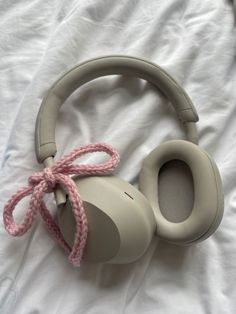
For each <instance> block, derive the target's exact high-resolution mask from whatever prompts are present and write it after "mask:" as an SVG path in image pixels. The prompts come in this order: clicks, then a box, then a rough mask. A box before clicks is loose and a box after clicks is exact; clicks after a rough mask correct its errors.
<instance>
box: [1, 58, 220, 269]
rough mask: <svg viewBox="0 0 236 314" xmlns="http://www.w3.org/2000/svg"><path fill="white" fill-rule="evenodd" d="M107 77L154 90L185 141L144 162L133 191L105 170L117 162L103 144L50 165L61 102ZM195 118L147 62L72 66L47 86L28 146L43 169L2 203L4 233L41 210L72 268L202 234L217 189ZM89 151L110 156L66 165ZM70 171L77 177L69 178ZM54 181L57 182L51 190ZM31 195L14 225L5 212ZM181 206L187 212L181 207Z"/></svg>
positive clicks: (20, 229)
mask: <svg viewBox="0 0 236 314" xmlns="http://www.w3.org/2000/svg"><path fill="white" fill-rule="evenodd" d="M114 74H128V75H134V76H137V77H139V78H141V79H145V80H147V81H149V82H151V83H152V84H154V85H155V86H156V87H157V88H159V89H160V90H161V91H162V92H163V93H164V94H165V95H166V96H167V97H168V98H169V100H170V101H171V103H172V104H173V106H174V109H175V111H176V113H177V115H178V117H179V118H180V120H181V121H182V122H183V124H184V127H185V130H186V134H187V139H188V141H184V140H172V141H168V142H166V143H164V144H161V145H160V146H158V147H157V148H155V149H154V150H153V151H152V152H151V153H150V154H149V155H148V156H147V157H146V158H145V159H144V161H143V165H142V169H141V172H140V177H139V188H140V191H138V190H137V189H136V188H135V187H133V186H132V185H131V184H129V183H128V182H126V181H124V180H122V179H120V178H118V177H115V176H111V175H109V176H108V175H104V174H105V173H108V172H110V171H111V170H113V169H114V167H115V166H116V165H117V162H118V154H117V152H116V151H115V150H114V149H113V148H111V147H110V146H108V145H105V144H103V145H102V144H91V145H88V146H86V147H83V148H80V149H76V150H75V151H73V152H71V153H70V154H69V155H67V156H66V157H64V158H63V159H62V160H60V161H58V162H57V163H56V164H55V165H54V156H55V154H56V151H57V149H56V143H55V128H56V120H57V115H58V111H59V109H60V107H61V105H62V104H63V102H64V101H65V100H66V99H67V98H68V97H69V96H70V95H71V94H72V93H73V92H74V91H75V90H76V89H77V88H79V87H80V86H81V85H83V84H85V83H87V82H89V81H91V80H93V79H95V78H98V77H100V76H105V75H114ZM197 121H198V115H197V113H196V110H195V108H194V106H193V104H192V102H191V100H190V98H189V97H188V95H187V94H186V92H185V91H184V90H183V89H182V88H181V87H180V86H179V85H178V83H177V82H176V81H175V80H174V79H173V78H172V77H171V76H170V75H169V74H167V73H166V72H165V71H164V70H163V69H162V68H160V67H159V66H157V65H155V64H154V63H151V62H148V61H145V60H142V59H138V58H133V57H127V56H107V57H102V58H97V59H93V60H89V61H86V62H84V63H81V64H80V65H78V66H76V67H74V68H73V69H72V70H70V71H68V72H67V73H65V74H64V75H63V76H62V77H61V78H60V79H59V80H57V81H56V82H55V84H53V86H52V87H51V88H50V90H49V91H48V93H47V95H46V96H45V97H44V99H43V102H42V104H41V107H40V110H39V114H38V117H37V123H36V130H35V149H36V156H37V159H38V161H39V162H40V163H43V164H44V166H46V168H45V169H44V171H43V172H40V173H36V174H34V175H33V176H31V177H30V178H29V180H28V182H29V183H28V186H26V187H24V188H21V189H19V190H18V192H17V193H15V194H14V195H13V196H12V198H11V199H10V200H9V201H8V202H7V204H6V206H5V208H4V212H3V218H4V224H5V226H6V229H7V231H8V232H9V233H10V234H12V235H14V236H21V235H23V234H24V233H25V232H26V231H27V230H28V229H29V228H30V227H31V225H32V223H33V220H34V218H35V216H36V214H37V212H40V214H41V216H42V218H43V220H44V222H45V223H46V225H47V227H48V230H49V232H50V233H51V234H52V235H53V237H54V238H55V239H56V241H57V242H59V243H60V244H61V245H62V247H64V249H65V250H66V251H67V252H68V253H70V255H69V260H70V261H71V262H72V263H73V264H74V265H79V264H80V260H81V258H82V257H83V258H84V259H85V260H89V261H93V262H102V263H129V262H132V261H135V260H136V259H138V258H139V257H140V256H141V255H142V254H144V252H145V251H146V250H147V248H148V246H149V244H150V242H151V239H152V238H153V235H157V236H159V237H160V238H162V239H164V240H166V241H168V242H171V243H175V244H179V245H188V244H192V243H195V242H198V241H201V240H204V239H206V238H207V237H209V236H210V235H211V234H212V233H213V232H214V231H215V230H216V228H217V227H218V225H219V223H220V221H221V219H222V215H223V207H224V206H223V192H222V184H221V178H220V174H219V171H218V169H217V166H216V164H215V162H214V161H213V159H212V158H211V157H210V156H209V154H207V153H206V152H205V151H204V150H203V149H201V148H200V147H199V146H198V145H197V142H198V136H197V129H196V125H195V123H196V122H197ZM95 151H104V152H106V153H108V154H109V155H110V156H111V160H110V161H109V162H107V163H105V164H102V165H98V166H96V165H79V166H76V165H72V161H73V160H74V159H76V158H77V157H79V156H81V155H83V154H85V153H87V152H95ZM70 174H77V175H79V177H75V178H70V177H69V175H70ZM93 174H96V175H95V176H93ZM81 175H90V176H83V177H81ZM57 183H59V184H60V187H59V188H56V189H55V187H56V184H57ZM63 186H64V187H66V190H67V192H68V196H69V197H67V196H66V195H65V191H64V190H63V189H62V187H63ZM180 187H181V189H180ZM52 191H54V192H55V198H56V202H57V205H58V225H59V227H58V225H57V224H56V223H55V221H54V219H53V217H52V216H51V214H50V213H49V211H48V209H47V207H46V205H45V204H44V202H43V195H44V194H45V193H49V192H52ZM30 194H31V195H32V196H31V200H30V204H29V209H28V211H27V213H26V215H25V218H24V220H23V222H22V223H21V224H20V225H17V224H16V223H15V222H14V218H13V215H12V214H13V211H14V209H15V206H16V204H17V203H18V202H19V201H20V200H21V199H22V198H23V197H25V196H27V195H30ZM80 197H81V198H80ZM81 199H82V201H81ZM183 200H184V202H182V201H183ZM187 207H188V209H189V208H190V210H191V211H190V212H189V210H188V212H186V208H187ZM86 240H87V241H86Z"/></svg>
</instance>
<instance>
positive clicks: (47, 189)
mask: <svg viewBox="0 0 236 314" xmlns="http://www.w3.org/2000/svg"><path fill="white" fill-rule="evenodd" d="M94 152H105V153H106V154H108V155H110V156H111V159H110V160H108V161H107V162H105V163H103V164H97V165H96V164H88V165H83V164H82V165H73V164H72V162H73V161H74V160H75V159H77V158H78V157H80V156H82V155H85V154H88V153H94ZM118 163H119V154H118V153H117V151H116V150H115V149H113V148H112V147H111V146H109V145H107V144H90V145H87V146H84V147H80V148H77V149H75V150H73V151H72V152H71V153H70V154H68V155H66V156H65V157H63V158H62V159H61V160H59V161H58V162H57V163H55V165H53V166H52V167H50V168H45V169H44V170H43V171H41V172H37V173H35V174H33V175H32V176H30V177H29V179H28V186H25V187H22V188H20V189H19V190H18V191H17V192H16V193H15V194H14V195H13V196H12V197H11V198H10V199H9V201H8V202H7V203H6V205H5V208H4V211H3V221H4V225H5V228H6V230H7V231H8V233H10V234H11V235H13V236H22V235H23V234H24V233H25V232H26V231H27V230H29V228H30V227H31V226H32V223H33V221H34V220H35V218H36V215H37V213H38V212H39V213H40V214H41V216H42V218H43V220H44V222H45V224H46V226H47V228H48V230H49V232H50V233H51V235H52V236H53V237H54V239H55V240H56V241H57V242H58V243H59V244H60V245H61V246H62V247H63V248H64V249H65V251H66V252H67V253H68V254H69V261H70V262H71V263H72V264H73V265H74V266H79V265H80V263H81V260H82V257H83V252H84V248H85V245H86V240H87V234H88V226H87V218H86V215H85V211H84V207H83V202H82V200H81V197H80V195H79V193H78V190H77V187H76V184H75V182H74V181H73V180H72V179H71V178H70V176H69V175H80V176H86V175H104V174H107V173H109V172H111V171H113V170H114V169H115V168H116V166H117V164H118ZM56 184H60V185H61V186H64V187H65V188H66V190H67V193H68V197H69V199H70V202H71V206H72V210H73V213H74V217H75V221H76V233H75V239H74V244H73V247H72V248H71V247H70V246H69V245H68V243H67V242H66V241H65V240H64V238H63V235H62V233H61V231H60V229H59V227H58V225H57V224H56V222H55V221H54V219H53V217H52V215H51V214H50V212H49V210H48V209H47V207H46V205H45V203H44V201H43V197H44V194H45V193H51V192H52V191H53V190H54V189H55V186H56ZM30 194H31V199H30V203H29V208H28V210H27V212H26V215H25V217H24V219H23V222H21V223H20V224H19V225H17V224H16V223H15V221H14V218H13V211H14V210H15V207H16V205H17V204H18V203H19V201H20V200H21V199H22V198H24V197H25V196H28V195H30Z"/></svg>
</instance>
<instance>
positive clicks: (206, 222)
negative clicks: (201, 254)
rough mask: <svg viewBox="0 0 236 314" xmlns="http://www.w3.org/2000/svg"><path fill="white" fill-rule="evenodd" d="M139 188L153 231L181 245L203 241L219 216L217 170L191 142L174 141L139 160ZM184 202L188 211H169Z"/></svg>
mask: <svg viewBox="0 0 236 314" xmlns="http://www.w3.org/2000/svg"><path fill="white" fill-rule="evenodd" d="M164 172H165V173H166V175H165V177H163V173H164ZM171 173H172V174H171ZM161 177H162V178H161ZM161 184H162V185H164V186H161ZM188 185H191V186H188ZM183 189H184V190H183ZM140 190H141V192H142V193H143V194H144V195H145V196H146V198H147V199H148V201H149V202H150V204H151V206H152V208H153V210H154V214H155V217H156V223H157V229H156V234H157V235H158V236H160V237H161V238H163V239H165V240H167V241H169V242H172V243H176V244H183V245H184V244H191V243H193V242H197V241H200V240H203V239H205V238H207V237H208V236H210V235H211V234H212V233H213V232H214V231H215V230H216V228H217V227H218V225H219V223H220V221H221V219H222V215H223V191H222V183H221V178H220V174H219V171H218V169H217V166H216V164H215V162H214V161H213V159H212V158H211V157H210V156H209V155H208V154H207V153H206V152H205V151H204V150H203V149H201V148H199V146H197V145H195V144H193V143H190V142H187V141H183V140H174V141H169V142H166V143H164V144H162V145H160V146H159V147H157V148H156V149H154V150H153V151H152V152H151V153H150V154H149V155H148V156H147V157H146V159H145V160H144V162H143V166H142V170H141V173H140ZM160 193H164V195H160ZM181 194H182V195H181ZM180 198H181V199H180ZM182 198H183V199H184V200H185V201H183V200H182ZM186 204H187V205H188V206H191V208H190V210H191V211H190V212H189V211H188V212H186V210H184V211H183V212H182V213H181V212H180V213H170V209H171V211H172V212H173V211H174V210H178V211H181V207H182V209H184V207H185V206H186ZM161 205H162V206H163V205H164V207H165V209H166V211H167V212H166V213H164V209H163V208H160V206H161Z"/></svg>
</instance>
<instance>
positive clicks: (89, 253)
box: [58, 176, 155, 264]
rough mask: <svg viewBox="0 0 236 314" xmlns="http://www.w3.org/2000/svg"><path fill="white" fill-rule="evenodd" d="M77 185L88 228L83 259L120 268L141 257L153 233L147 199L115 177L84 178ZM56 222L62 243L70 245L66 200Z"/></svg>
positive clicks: (69, 213) (69, 214) (70, 220)
mask: <svg viewBox="0 0 236 314" xmlns="http://www.w3.org/2000/svg"><path fill="white" fill-rule="evenodd" d="M76 184H77V187H78V191H79V193H80V195H81V197H82V200H83V203H84V208H85V211H86V216H87V219H88V228H89V231H88V239H87V245H86V248H85V255H84V259H85V260H88V261H92V262H102V263H105V262H107V263H108V262H109V263H114V264H116V263H118V264H119V263H129V262H133V261H135V260H136V259H138V258H139V257H140V256H141V255H142V254H144V252H145V251H146V250H147V248H148V246H149V244H150V242H151V239H152V237H153V234H154V232H155V217H154V214H153V210H152V208H151V206H150V204H149V203H148V201H147V200H146V198H145V197H144V196H143V195H142V194H141V193H140V192H139V191H138V190H137V189H135V188H134V187H133V186H132V185H131V184H129V183H128V182H125V181H123V180H121V179H120V178H117V177H114V176H100V177H86V178H82V179H78V180H76ZM58 220H59V226H60V229H61V231H62V234H63V236H64V238H65V240H66V241H67V242H68V243H69V244H70V245H72V243H73V241H74V234H75V220H74V217H73V215H72V210H71V205H70V202H69V200H68V201H67V203H66V206H65V207H64V208H62V209H61V210H60V213H59V217H58Z"/></svg>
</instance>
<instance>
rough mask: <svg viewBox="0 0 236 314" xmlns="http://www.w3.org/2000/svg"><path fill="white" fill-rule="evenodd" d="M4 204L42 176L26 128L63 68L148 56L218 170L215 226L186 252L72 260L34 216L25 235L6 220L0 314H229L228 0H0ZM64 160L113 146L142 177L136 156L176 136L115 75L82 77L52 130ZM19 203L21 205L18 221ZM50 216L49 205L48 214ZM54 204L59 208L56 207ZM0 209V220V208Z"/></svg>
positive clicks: (167, 114) (148, 94)
mask: <svg viewBox="0 0 236 314" xmlns="http://www.w3.org/2000/svg"><path fill="white" fill-rule="evenodd" d="M0 16H1V18H0V25H1V26H0V27H1V32H0V56H1V63H0V71H1V75H0V91H1V92H0V109H1V112H0V114H1V116H0V156H1V158H0V161H1V172H0V177H1V185H0V191H1V192H0V205H1V212H2V210H3V206H4V204H5V202H6V201H7V199H8V198H9V197H10V196H11V195H12V193H14V192H15V191H16V190H17V189H18V188H19V187H20V186H22V185H24V184H26V183H27V177H28V176H29V175H30V174H32V173H33V172H34V171H37V170H40V169H41V166H40V165H38V164H37V161H36V158H35V154H34V127H35V119H36V116H37V112H38V109H39V106H40V102H41V99H42V97H43V95H44V94H45V93H46V91H47V89H48V88H49V87H50V85H51V84H52V83H53V82H54V80H55V79H57V78H58V77H59V76H60V74H61V73H63V72H64V71H66V70H67V69H70V68H71V67H72V66H74V65H75V64H78V63H79V62H81V61H83V60H86V59H89V58H92V57H97V56H101V55H107V54H126V55H134V56H138V57H142V58H145V59H147V60H150V61H153V62H156V63H157V64H159V65H161V66H162V67H163V68H164V69H165V70H167V71H168V72H169V73H170V74H171V75H173V76H174V77H175V78H176V80H177V81H178V82H179V83H180V84H181V85H182V86H183V87H184V88H185V89H186V91H187V92H188V94H189V95H190V97H191V98H192V100H193V102H194V104H195V105H196V108H197V110H198V113H199V116H200V122H199V123H198V129H199V134H200V144H201V146H202V147H204V148H205V149H206V150H207V151H208V152H209V153H210V154H212V156H213V157H214V158H215V160H216V162H217V164H218V166H219V168H220V171H221V174H222V178H223V184H224V191H225V214H224V218H223V221H222V223H221V225H220V228H219V229H218V230H217V232H216V233H215V234H214V235H213V236H212V237H211V238H209V239H208V240H206V241H205V242H203V243H200V244H197V245H195V246H193V247H189V248H185V247H176V246H174V245H168V244H166V243H163V242H160V241H158V240H157V239H155V240H154V241H153V243H152V245H151V246H150V249H149V250H148V252H147V253H146V254H145V256H144V257H143V258H141V259H140V260H139V261H138V262H136V263H133V264H130V265H123V266H122V265H120V266H117V265H91V264H85V263H84V264H83V265H82V267H81V268H80V269H75V268H73V267H72V266H71V265H70V264H69V263H68V261H67V258H66V256H65V254H64V252H63V251H62V250H61V249H60V248H59V247H58V246H57V245H56V244H54V241H53V240H52V239H51V238H50V237H49V235H48V233H47V231H46V230H45V228H44V226H43V223H42V222H41V220H40V218H38V219H37V222H36V223H35V224H34V227H33V228H32V229H31V230H30V231H29V232H28V233H27V234H26V235H24V236H23V237H21V238H17V239H15V238H13V237H10V236H9V235H8V234H7V233H6V232H5V229H4V227H3V223H2V218H1V220H0V236H1V238H0V313H2V314H6V313H11V314H29V313H30V314H33V313H34V314H35V313H44V314H53V313H63V314H64V313H66V314H71V313H86V314H104V313H109V314H113V313H142V314H143V313H164V314H172V313H176V314H177V313H178V314H185V313H187V314H188V313H198V314H202V313H204V314H205V313H214V314H215V313H219V314H222V313H224V314H225V313H235V312H236V289H235V282H236V211H235V206H236V125H235V124H236V61H235V51H236V29H235V25H234V15H233V7H232V3H231V2H230V1H228V0H218V1H210V0H208V1H199V0H191V1H187V0H184V1H183V0H168V1H161V0H149V1H141V0H140V1H138V0H130V1H124V0H120V1H115V0H86V1H82V0H79V1H78V0H74V1H68V0H64V1H63V0H53V1H45V0H35V1H30V0H21V1H14V0H11V1H10V0H8V1H7V0H6V1H2V2H1V3H0ZM57 126H58V128H57V133H56V136H57V142H58V149H59V153H58V157H60V156H62V155H63V154H65V153H66V152H69V151H70V150H71V149H72V148H75V147H78V146H80V145H84V144H87V143H90V142H93V143H95V142H100V141H102V142H107V143H109V144H111V145H114V146H115V147H116V148H117V149H118V150H119V152H120V154H121V163H120V165H119V168H118V170H117V174H118V175H119V176H121V177H122V178H124V179H126V180H129V181H130V182H132V183H134V184H137V178H138V173H139V170H140V166H141V162H142V160H143V159H144V157H145V156H146V155H147V154H148V153H149V152H150V151H151V150H152V149H153V148H154V147H156V146H157V145H158V144H160V143H161V142H164V141H166V140H168V139H175V138H183V137H184V133H183V130H182V129H181V127H180V125H179V123H178V122H177V119H176V116H175V113H174V112H173V110H172V108H171V106H170V104H169V103H168V102H167V100H166V99H165V98H164V97H163V96H162V95H161V94H160V93H158V92H157V91H156V90H155V89H154V88H153V87H152V86H150V85H149V84H147V83H145V82H143V81H140V80H138V79H130V78H123V77H112V78H111V77H110V78H103V79H100V80H97V81H96V82H93V83H92V84H88V85H87V86H84V87H83V88H81V89H80V91H79V92H76V93H75V94H74V95H73V96H72V97H70V98H69V99H68V101H67V102H66V104H65V105H64V106H63V108H62V110H61V112H60V116H59V119H58V124H57ZM26 206H27V201H24V202H22V203H20V204H19V206H18V207H17V212H18V213H17V214H16V216H17V218H18V219H20V217H22V216H23V213H24V212H25V209H26ZM52 211H53V209H52ZM54 212H55V209H54ZM1 216H2V215H1Z"/></svg>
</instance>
